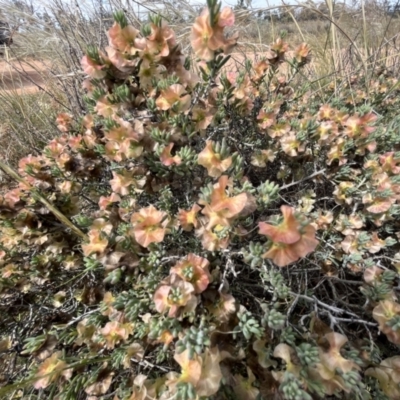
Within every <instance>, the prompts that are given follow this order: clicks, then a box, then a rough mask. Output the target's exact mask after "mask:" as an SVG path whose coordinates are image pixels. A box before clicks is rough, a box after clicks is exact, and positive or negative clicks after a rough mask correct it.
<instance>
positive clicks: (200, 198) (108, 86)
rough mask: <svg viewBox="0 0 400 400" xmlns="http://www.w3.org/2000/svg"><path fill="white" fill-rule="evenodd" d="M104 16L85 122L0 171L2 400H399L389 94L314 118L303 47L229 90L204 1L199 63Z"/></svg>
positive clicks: (394, 143) (223, 21) (392, 102)
mask: <svg viewBox="0 0 400 400" xmlns="http://www.w3.org/2000/svg"><path fill="white" fill-rule="evenodd" d="M114 18H115V23H114V25H113V26H112V27H111V29H110V30H109V31H108V39H109V45H108V47H106V48H105V50H101V49H97V48H96V47H88V51H87V54H86V55H85V56H84V57H83V59H82V68H83V70H84V72H85V73H86V74H87V79H86V80H85V82H84V84H83V86H84V89H85V91H86V95H85V98H84V101H85V103H86V109H87V113H86V115H83V116H82V117H81V118H79V119H75V118H74V117H73V116H71V115H69V114H60V115H59V116H58V118H57V121H56V123H57V126H58V129H59V130H60V136H59V137H58V138H56V139H54V140H52V141H51V142H50V143H49V144H48V145H47V146H46V147H45V149H44V151H43V154H41V155H39V156H28V157H25V158H23V159H22V160H21V161H20V163H19V168H18V171H12V170H10V169H7V167H5V169H6V170H7V171H8V172H10V173H11V175H13V176H14V177H15V178H16V179H17V180H18V182H19V184H18V186H16V187H15V188H13V189H11V190H9V191H8V192H7V193H5V194H4V196H2V197H1V199H0V216H1V220H0V268H1V270H0V274H1V275H0V278H1V281H0V301H1V303H0V305H1V308H2V309H4V310H6V312H4V315H3V324H2V325H3V326H2V327H1V329H2V331H0V332H2V339H1V341H0V357H1V361H2V366H3V367H2V368H3V370H4V371H3V372H2V375H1V376H0V382H1V383H2V386H3V387H1V388H0V394H1V396H2V398H16V397H15V396H18V397H19V398H31V397H32V396H37V397H42V398H44V397H45V398H47V399H60V400H73V399H84V398H87V399H91V400H94V399H102V398H113V399H115V400H117V399H125V400H138V399H140V400H145V399H149V400H150V399H159V400H167V399H182V400H183V399H185V400H189V399H238V400H242V399H266V400H267V399H281V398H282V399H288V400H297V399H306V400H308V399H318V398H321V399H323V398H331V396H336V397H337V398H342V399H360V400H361V399H363V400H364V399H375V398H379V399H397V398H399V394H400V391H399V389H398V386H397V384H398V382H399V377H400V375H399V374H400V358H399V356H397V354H398V352H397V350H393V348H395V347H393V346H396V345H399V344H400V305H399V303H398V297H397V296H398V295H397V293H398V285H397V280H398V272H397V271H398V269H399V268H400V254H399V253H396V251H397V250H398V247H397V246H398V235H397V231H398V220H397V216H398V215H399V206H398V201H399V199H400V179H399V173H400V154H399V153H398V152H397V150H398V146H399V143H400V138H399V136H398V133H397V132H398V124H397V123H396V119H395V118H394V117H393V110H394V109H395V108H396V105H397V106H398V100H397V99H398V98H399V96H398V94H399V93H398V90H397V81H396V79H395V78H394V77H392V76H391V75H390V71H384V70H382V71H381V72H380V73H379V74H378V75H376V76H374V78H373V81H372V82H371V83H372V85H370V87H372V90H371V91H370V92H369V94H368V96H369V97H368V98H366V96H365V93H364V92H363V91H362V89H359V91H358V92H355V91H354V88H355V87H357V84H358V83H359V82H361V83H362V80H363V79H365V77H363V76H355V77H353V78H352V80H351V82H348V81H345V82H343V83H342V92H341V95H340V96H339V97H337V96H335V94H334V93H335V92H334V89H335V88H334V87H328V88H327V90H326V93H325V95H327V96H328V97H329V95H330V96H331V97H330V98H331V101H330V102H329V103H324V104H321V101H320V98H319V97H318V94H316V93H313V92H312V91H310V90H308V89H307V82H303V78H302V72H301V70H302V68H303V67H304V66H305V65H306V64H307V63H308V62H309V60H310V55H311V52H310V48H309V47H308V46H307V45H306V44H302V45H300V46H298V47H297V48H295V49H294V53H293V57H288V56H287V52H288V50H289V48H290V46H289V44H288V43H286V42H285V40H284V38H278V39H277V40H276V41H275V42H274V43H273V44H272V45H271V46H270V47H269V49H268V51H266V52H265V53H264V54H262V57H261V58H260V60H259V61H257V62H256V63H255V64H251V63H250V62H246V63H245V68H244V69H243V70H241V71H238V72H237V73H232V72H231V71H229V69H227V61H228V58H229V52H230V51H231V50H232V48H234V46H235V43H236V42H237V35H236V34H235V32H234V22H235V16H234V13H233V11H232V10H231V9H230V8H228V7H225V8H221V5H220V4H219V3H217V2H216V1H215V0H209V1H208V7H207V8H206V9H205V10H204V11H203V12H202V13H201V15H199V16H198V17H197V18H196V20H195V21H194V24H193V28H192V31H191V44H192V50H193V53H194V57H195V58H194V60H192V62H191V60H190V58H189V57H188V56H187V55H185V54H183V52H182V49H181V48H180V47H179V45H178V44H177V42H176V38H175V35H174V32H173V30H172V29H171V28H170V27H169V26H168V25H167V24H166V23H165V22H164V21H163V20H162V19H161V18H160V17H159V16H152V17H151V20H150V22H149V23H148V24H147V25H144V26H143V27H142V28H141V30H140V31H139V30H137V29H135V28H134V27H133V26H130V25H129V24H128V22H127V19H126V17H125V15H124V13H122V12H118V13H116V14H115V16H114ZM227 27H228V28H229V35H228V33H227V32H226V29H225V28H227ZM283 65H285V68H284V72H283V71H282V69H281V67H282V66H283ZM350 85H351V87H350ZM360 87H365V86H363V85H362V84H361V85H360ZM390 110H392V111H390ZM389 119H391V120H392V124H391V125H390V124H386V123H383V122H382V121H388V120H389ZM396 349H397V348H396Z"/></svg>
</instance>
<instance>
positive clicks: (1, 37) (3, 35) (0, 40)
mask: <svg viewBox="0 0 400 400" xmlns="http://www.w3.org/2000/svg"><path fill="white" fill-rule="evenodd" d="M12 43H13V40H12V37H11V31H10V28H9V25H8V24H7V23H6V22H4V21H0V46H4V45H5V46H10V45H11V44H12Z"/></svg>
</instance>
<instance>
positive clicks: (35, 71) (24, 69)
mask: <svg viewBox="0 0 400 400" xmlns="http://www.w3.org/2000/svg"><path fill="white" fill-rule="evenodd" d="M45 74H46V66H45V65H44V64H43V63H40V62H38V61H27V62H13V61H10V62H6V61H0V90H7V91H18V92H23V93H29V92H35V91H37V90H39V89H40V88H39V86H40V87H44V85H45V82H44V75H45Z"/></svg>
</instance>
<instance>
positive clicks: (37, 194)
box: [0, 161, 87, 240]
mask: <svg viewBox="0 0 400 400" xmlns="http://www.w3.org/2000/svg"><path fill="white" fill-rule="evenodd" d="M0 168H1V169H2V170H3V171H4V172H5V173H6V174H7V175H9V176H10V177H11V178H13V179H15V180H16V181H17V182H20V183H22V184H24V185H25V186H26V187H27V188H28V189H29V191H30V192H31V194H32V196H33V197H34V198H35V200H39V201H40V202H41V203H42V204H43V205H44V206H45V207H47V208H48V209H49V210H50V211H51V212H52V213H53V214H54V216H55V217H56V218H57V219H58V220H59V221H60V222H61V223H62V224H63V225H65V226H66V227H67V228H69V229H71V231H72V232H74V233H75V234H76V235H77V236H79V237H81V238H82V239H85V240H86V239H87V236H86V235H85V234H84V233H83V232H82V231H81V230H80V229H79V228H78V227H77V226H75V225H74V224H73V223H72V222H71V221H70V220H69V219H68V218H67V217H66V216H65V215H64V214H63V213H62V212H60V211H59V210H58V209H57V208H56V207H54V206H53V205H52V204H51V203H50V202H49V201H48V200H47V199H46V198H45V197H44V196H43V195H41V194H40V192H39V191H38V190H37V189H36V188H34V187H33V186H32V185H30V184H29V183H28V182H27V181H26V180H25V179H24V178H22V177H21V176H19V175H18V173H17V172H16V171H14V169H13V168H11V167H10V166H8V165H7V164H5V163H3V162H2V161H0Z"/></svg>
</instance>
